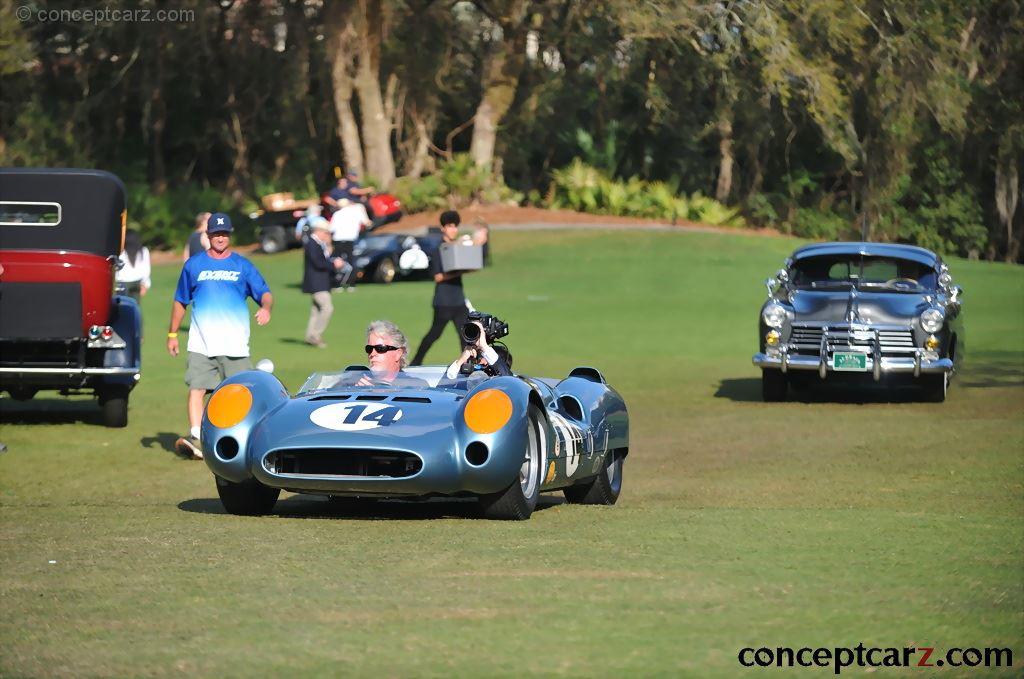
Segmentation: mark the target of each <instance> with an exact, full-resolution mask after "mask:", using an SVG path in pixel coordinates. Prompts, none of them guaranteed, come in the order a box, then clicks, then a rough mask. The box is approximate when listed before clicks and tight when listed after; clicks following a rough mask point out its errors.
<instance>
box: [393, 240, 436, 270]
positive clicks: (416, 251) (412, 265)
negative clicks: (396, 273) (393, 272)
mask: <svg viewBox="0 0 1024 679" xmlns="http://www.w3.org/2000/svg"><path fill="white" fill-rule="evenodd" d="M428 266H430V258H429V257H427V253H425V252H423V250H420V248H419V246H418V245H417V246H416V247H414V248H410V249H408V250H406V251H405V252H403V253H402V256H401V257H399V258H398V268H399V269H402V270H403V271H419V270H421V269H426V268H427V267H428Z"/></svg>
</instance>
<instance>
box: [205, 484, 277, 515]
mask: <svg viewBox="0 0 1024 679" xmlns="http://www.w3.org/2000/svg"><path fill="white" fill-rule="evenodd" d="M215 478H216V479H217V495H220V502H221V504H222V505H224V509H226V510H227V511H228V512H229V513H231V514H241V515H243V516H260V515H262V514H267V513H269V512H270V510H271V509H273V508H274V504H275V503H276V502H277V496H278V495H280V494H281V489H280V488H269V487H267V486H264V485H263V484H262V483H260V482H259V481H257V480H256V479H248V480H246V481H242V482H241V483H235V482H234V481H228V480H227V479H222V478H221V477H219V476H217V477H215Z"/></svg>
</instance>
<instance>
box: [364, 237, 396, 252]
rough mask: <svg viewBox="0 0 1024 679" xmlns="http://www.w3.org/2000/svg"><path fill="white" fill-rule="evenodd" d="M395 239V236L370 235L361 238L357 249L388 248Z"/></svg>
mask: <svg viewBox="0 0 1024 679" xmlns="http://www.w3.org/2000/svg"><path fill="white" fill-rule="evenodd" d="M394 240H395V237H394V236H369V237H367V238H363V239H361V240H360V241H359V243H358V244H356V249H357V250H361V251H366V250H387V249H388V248H390V247H391V244H392V243H393V242H394Z"/></svg>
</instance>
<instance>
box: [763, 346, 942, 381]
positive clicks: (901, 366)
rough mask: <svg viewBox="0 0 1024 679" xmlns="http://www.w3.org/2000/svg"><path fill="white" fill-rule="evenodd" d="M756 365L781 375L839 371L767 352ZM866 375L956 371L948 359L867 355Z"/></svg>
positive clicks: (820, 361) (811, 359)
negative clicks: (782, 373)
mask: <svg viewBox="0 0 1024 679" xmlns="http://www.w3.org/2000/svg"><path fill="white" fill-rule="evenodd" d="M753 363H754V365H756V366H757V367H759V368H777V369H779V370H781V371H782V372H787V371H789V370H814V371H817V372H818V375H819V376H820V377H822V378H823V379H824V377H825V375H827V374H828V373H831V372H836V371H835V369H834V368H833V367H832V362H831V361H830V360H829V359H828V357H826V356H806V355H791V354H789V353H788V352H786V351H780V353H779V355H777V356H769V355H767V354H764V353H757V354H754V358H753ZM865 363H866V369H865V371H864V372H869V373H872V374H873V375H874V377H875V379H876V380H878V379H881V376H882V375H883V374H886V373H911V374H913V375H914V376H915V377H916V376H918V375H921V374H922V373H924V374H929V373H951V372H953V361H952V360H951V359H948V358H939V359H935V360H926V359H925V358H924V357H923V356H922V354H921V353H918V354H916V355H914V356H913V357H904V356H881V357H878V356H873V355H871V354H867V355H866V358H865Z"/></svg>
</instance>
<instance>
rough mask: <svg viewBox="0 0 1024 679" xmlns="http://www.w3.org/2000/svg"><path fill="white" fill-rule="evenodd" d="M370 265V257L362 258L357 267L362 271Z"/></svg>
mask: <svg viewBox="0 0 1024 679" xmlns="http://www.w3.org/2000/svg"><path fill="white" fill-rule="evenodd" d="M369 263H370V258H369V257H360V258H358V259H357V260H356V266H358V267H359V268H360V269H361V268H363V267H364V266H366V265H367V264H369Z"/></svg>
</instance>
